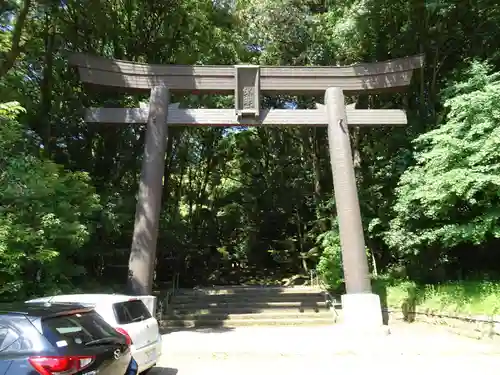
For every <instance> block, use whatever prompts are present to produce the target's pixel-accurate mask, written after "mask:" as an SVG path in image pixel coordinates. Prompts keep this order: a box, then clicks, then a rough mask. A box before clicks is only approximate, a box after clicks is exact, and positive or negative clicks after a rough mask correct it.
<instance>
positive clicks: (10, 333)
mask: <svg viewBox="0 0 500 375" xmlns="http://www.w3.org/2000/svg"><path fill="white" fill-rule="evenodd" d="M18 340H19V334H18V333H17V332H16V331H15V330H14V329H12V328H11V327H9V326H6V325H0V352H5V351H6V350H7V349H9V348H11V347H12V344H14V343H15V342H16V341H18ZM15 350H17V348H15ZM9 351H11V350H9Z"/></svg>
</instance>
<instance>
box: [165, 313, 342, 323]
mask: <svg viewBox="0 0 500 375" xmlns="http://www.w3.org/2000/svg"><path fill="white" fill-rule="evenodd" d="M331 317H333V312H331V311H329V310H323V311H318V312H304V313H300V312H288V313H283V312H266V313H249V314H235V313H209V314H197V313H194V314H193V313H191V314H175V313H171V314H168V315H167V320H203V321H205V320H259V319H260V320H272V319H274V320H280V319H284V320H290V319H315V318H326V319H327V318H331Z"/></svg>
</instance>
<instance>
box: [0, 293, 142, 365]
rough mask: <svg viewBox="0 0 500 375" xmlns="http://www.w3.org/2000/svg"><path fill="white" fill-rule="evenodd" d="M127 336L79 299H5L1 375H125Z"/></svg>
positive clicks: (0, 319)
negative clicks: (37, 301) (33, 301)
mask: <svg viewBox="0 0 500 375" xmlns="http://www.w3.org/2000/svg"><path fill="white" fill-rule="evenodd" d="M131 359H132V355H131V353H130V349H129V347H128V345H127V342H126V338H125V337H124V336H123V335H121V334H120V333H119V332H117V331H116V330H115V329H114V328H113V327H111V326H110V325H109V324H108V323H106V322H105V321H104V320H103V319H102V318H101V317H100V315H99V314H97V313H96V312H95V311H93V310H92V309H91V308H86V307H84V306H82V305H77V304H50V303H46V304H25V303H16V304H7V305H5V304H0V375H38V374H40V375H61V374H64V375H74V374H88V375H94V374H99V375H124V374H127V375H128V374H131V375H134V372H133V371H132V372H131V371H130V367H129V365H130V364H131V363H132V362H133V361H131Z"/></svg>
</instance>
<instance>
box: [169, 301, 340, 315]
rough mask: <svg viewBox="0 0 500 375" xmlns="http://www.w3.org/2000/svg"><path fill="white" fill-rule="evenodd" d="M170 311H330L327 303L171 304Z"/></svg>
mask: <svg viewBox="0 0 500 375" xmlns="http://www.w3.org/2000/svg"><path fill="white" fill-rule="evenodd" d="M170 311H171V312H172V313H174V314H193V313H196V314H219V313H222V314H226V313H227V314H256V313H262V314H265V313H270V312H274V313H276V314H281V313H283V314H287V313H306V312H321V311H330V310H329V309H328V308H327V307H326V304H324V303H323V304H322V305H320V306H300V305H297V306H286V305H285V306H277V307H276V306H275V307H273V306H267V305H266V306H263V307H256V306H254V305H244V306H236V307H235V306H230V305H229V306H213V307H207V306H195V307H189V306H188V307H184V306H181V307H179V306H176V305H174V306H171V309H170Z"/></svg>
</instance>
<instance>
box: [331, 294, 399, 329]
mask: <svg viewBox="0 0 500 375" xmlns="http://www.w3.org/2000/svg"><path fill="white" fill-rule="evenodd" d="M341 302H342V316H343V319H342V322H341V324H342V326H343V328H344V329H346V330H349V331H352V333H356V332H358V333H360V334H370V333H374V334H386V335H387V334H389V333H390V330H389V327H387V326H386V325H384V321H383V317H382V308H381V305H380V298H379V296H378V295H377V294H373V293H356V294H344V295H343V296H342V297H341Z"/></svg>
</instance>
